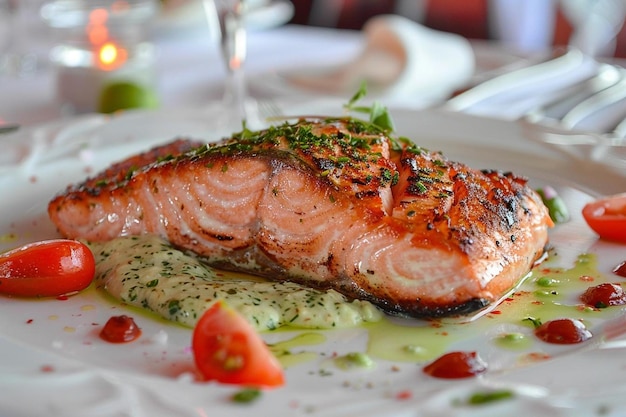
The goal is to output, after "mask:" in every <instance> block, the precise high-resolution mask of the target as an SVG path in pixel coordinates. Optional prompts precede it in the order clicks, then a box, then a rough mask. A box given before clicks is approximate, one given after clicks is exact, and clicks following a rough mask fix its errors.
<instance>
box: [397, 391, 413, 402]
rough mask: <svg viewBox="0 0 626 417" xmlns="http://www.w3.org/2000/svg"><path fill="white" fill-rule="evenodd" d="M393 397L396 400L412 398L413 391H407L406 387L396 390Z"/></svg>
mask: <svg viewBox="0 0 626 417" xmlns="http://www.w3.org/2000/svg"><path fill="white" fill-rule="evenodd" d="M395 398H396V400H399V401H406V400H410V399H411V398H413V393H412V392H411V391H409V390H408V389H405V390H402V391H399V392H397V393H396V395H395Z"/></svg>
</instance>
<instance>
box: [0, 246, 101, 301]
mask: <svg viewBox="0 0 626 417" xmlns="http://www.w3.org/2000/svg"><path fill="white" fill-rule="evenodd" d="M95 271H96V262H95V259H94V257H93V253H91V250H90V249H89V248H88V247H87V246H86V245H85V244H83V243H81V242H78V241H75V240H67V239H54V240H45V241H41V242H35V243H30V244H28V245H25V246H22V247H20V248H17V249H13V250H11V251H9V252H5V253H3V254H0V293H2V294H8V295H16V296H21V297H54V296H59V295H64V294H69V293H72V292H76V291H80V290H83V289H85V288H87V287H88V286H89V284H90V283H91V281H92V280H93V278H94V274H95Z"/></svg>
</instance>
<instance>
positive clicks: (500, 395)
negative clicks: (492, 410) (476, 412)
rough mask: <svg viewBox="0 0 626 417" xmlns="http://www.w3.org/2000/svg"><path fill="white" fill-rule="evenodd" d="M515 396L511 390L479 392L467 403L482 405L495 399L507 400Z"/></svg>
mask: <svg viewBox="0 0 626 417" xmlns="http://www.w3.org/2000/svg"><path fill="white" fill-rule="evenodd" d="M512 397H513V392H512V391H509V390H498V391H489V392H477V393H475V394H472V395H471V396H470V397H469V398H468V400H467V403H468V404H470V405H482V404H486V403H492V402H494V401H501V400H506V399H509V398H512Z"/></svg>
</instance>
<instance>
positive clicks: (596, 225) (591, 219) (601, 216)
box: [583, 193, 626, 243]
mask: <svg viewBox="0 0 626 417" xmlns="http://www.w3.org/2000/svg"><path fill="white" fill-rule="evenodd" d="M583 217H584V218H585V221H586V222H587V224H588V225H589V227H591V229H593V231H595V232H596V233H597V234H599V235H600V237H601V238H603V239H607V240H614V241H617V242H624V243H626V193H623V194H616V195H613V196H609V197H605V198H600V199H598V200H595V201H593V202H591V203H588V204H587V205H585V207H583Z"/></svg>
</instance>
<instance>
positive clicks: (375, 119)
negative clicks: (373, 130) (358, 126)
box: [344, 81, 395, 132]
mask: <svg viewBox="0 0 626 417" xmlns="http://www.w3.org/2000/svg"><path fill="white" fill-rule="evenodd" d="M366 95H367V83H366V82H365V81H364V82H362V83H361V86H360V87H359V89H358V91H357V92H356V93H355V94H354V95H353V96H352V97H351V98H350V100H349V101H348V103H346V104H345V105H344V108H345V109H346V110H348V111H353V112H358V113H365V114H369V121H370V123H372V124H373V125H375V126H378V127H379V128H381V129H383V130H384V131H386V132H392V131H393V130H394V129H395V126H394V123H393V120H392V118H391V115H390V114H389V110H388V109H387V107H385V106H383V105H382V104H380V103H379V102H377V101H375V102H373V103H372V105H371V106H356V105H355V104H356V103H357V102H358V101H359V100H361V99H363V97H365V96H366Z"/></svg>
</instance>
